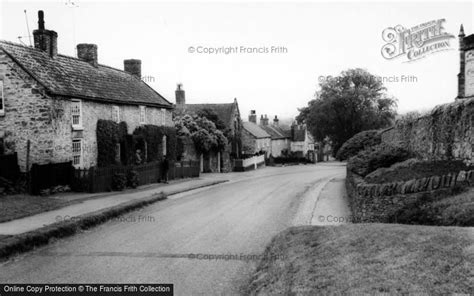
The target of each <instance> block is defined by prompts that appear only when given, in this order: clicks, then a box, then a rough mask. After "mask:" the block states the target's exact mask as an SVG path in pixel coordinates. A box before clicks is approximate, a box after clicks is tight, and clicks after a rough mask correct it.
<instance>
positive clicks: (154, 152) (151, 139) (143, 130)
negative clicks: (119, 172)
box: [133, 124, 177, 162]
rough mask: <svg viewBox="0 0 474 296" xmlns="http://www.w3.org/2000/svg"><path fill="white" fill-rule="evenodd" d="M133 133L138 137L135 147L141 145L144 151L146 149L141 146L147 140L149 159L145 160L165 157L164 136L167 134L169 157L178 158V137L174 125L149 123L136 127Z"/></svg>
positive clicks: (149, 160)
mask: <svg viewBox="0 0 474 296" xmlns="http://www.w3.org/2000/svg"><path fill="white" fill-rule="evenodd" d="M133 135H134V136H135V139H136V145H135V148H137V147H139V148H140V150H141V151H142V152H144V151H145V149H144V147H141V146H143V145H144V143H145V142H146V146H147V149H146V151H147V159H146V160H145V159H143V161H144V162H152V161H161V160H162V159H163V136H166V153H167V155H168V157H169V159H171V160H176V156H177V155H176V149H177V137H176V129H175V128H174V127H168V126H157V125H152V124H147V125H144V126H140V127H138V128H136V129H135V130H134V131H133ZM138 142H140V143H138Z"/></svg>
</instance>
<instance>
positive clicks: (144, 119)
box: [139, 106, 146, 124]
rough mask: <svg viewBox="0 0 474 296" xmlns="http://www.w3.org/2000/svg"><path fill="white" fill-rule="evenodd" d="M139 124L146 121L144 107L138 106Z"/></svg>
mask: <svg viewBox="0 0 474 296" xmlns="http://www.w3.org/2000/svg"><path fill="white" fill-rule="evenodd" d="M139 108H140V124H145V123H146V107H145V106H140V107H139Z"/></svg>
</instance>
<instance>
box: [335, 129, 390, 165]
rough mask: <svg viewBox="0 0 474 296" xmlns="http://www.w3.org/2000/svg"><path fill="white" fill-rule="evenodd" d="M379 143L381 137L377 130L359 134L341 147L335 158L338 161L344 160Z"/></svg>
mask: <svg viewBox="0 0 474 296" xmlns="http://www.w3.org/2000/svg"><path fill="white" fill-rule="evenodd" d="M381 141H382V137H381V135H380V131H378V130H369V131H363V132H360V133H358V134H356V135H355V136H353V137H352V138H350V139H349V140H347V141H346V142H345V143H344V144H343V145H342V146H341V148H340V149H339V151H337V154H336V158H337V159H338V160H346V159H348V158H350V157H352V156H355V155H357V153H359V152H360V151H362V150H364V149H366V148H368V147H372V146H375V145H378V144H380V143H381Z"/></svg>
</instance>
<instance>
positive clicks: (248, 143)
mask: <svg viewBox="0 0 474 296" xmlns="http://www.w3.org/2000/svg"><path fill="white" fill-rule="evenodd" d="M271 141H272V138H271V136H270V135H269V134H268V133H267V132H266V131H265V130H264V129H262V128H261V127H260V126H258V125H257V124H255V123H253V122H244V123H243V129H242V147H243V152H244V154H256V153H262V152H264V153H265V155H266V156H270V154H271Z"/></svg>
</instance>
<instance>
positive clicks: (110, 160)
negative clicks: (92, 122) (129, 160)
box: [96, 119, 127, 167]
mask: <svg viewBox="0 0 474 296" xmlns="http://www.w3.org/2000/svg"><path fill="white" fill-rule="evenodd" d="M96 135H97V164H98V166H99V167H106V166H109V165H113V164H116V163H117V158H116V155H115V153H116V145H117V144H119V143H122V142H124V141H125V137H126V135H127V124H126V123H125V122H121V123H116V122H114V121H111V120H103V119H99V120H98V121H97V129H96Z"/></svg>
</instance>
